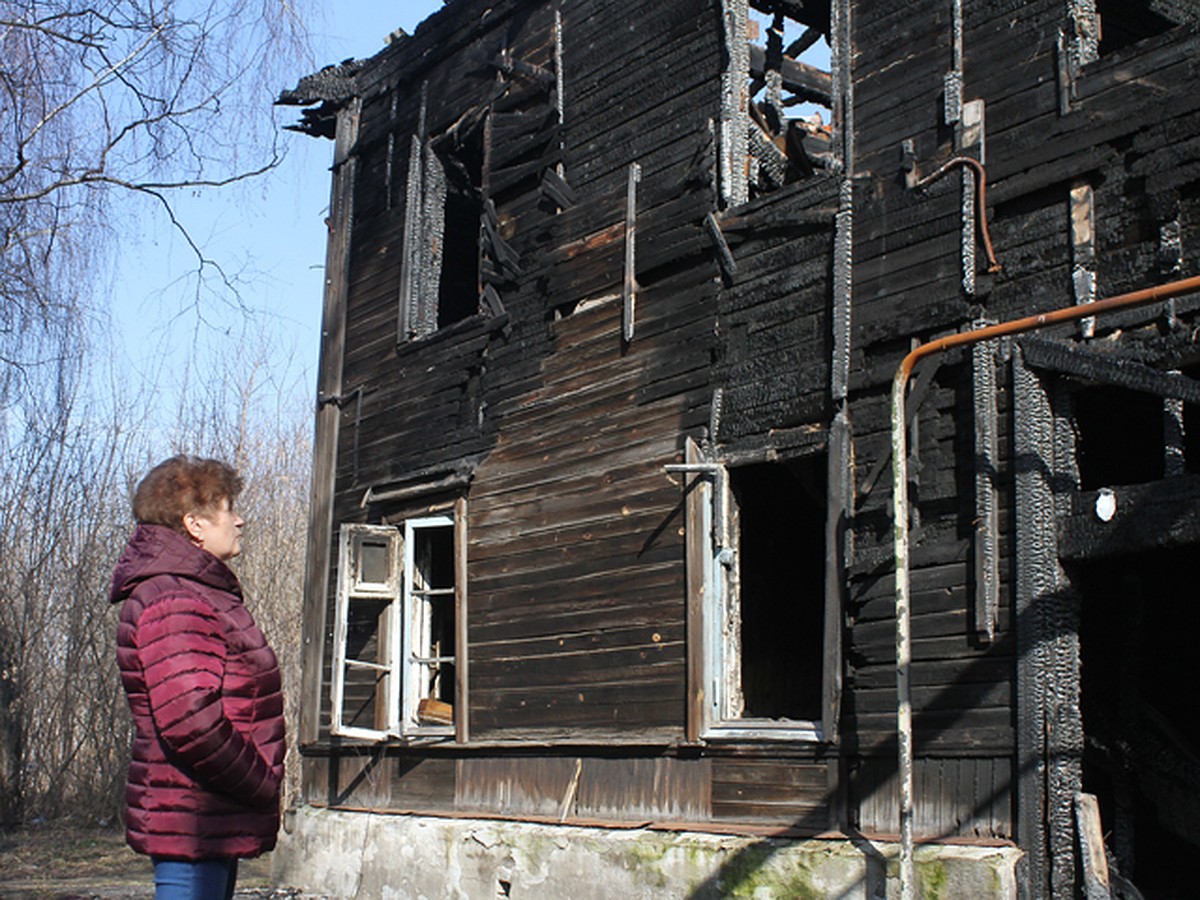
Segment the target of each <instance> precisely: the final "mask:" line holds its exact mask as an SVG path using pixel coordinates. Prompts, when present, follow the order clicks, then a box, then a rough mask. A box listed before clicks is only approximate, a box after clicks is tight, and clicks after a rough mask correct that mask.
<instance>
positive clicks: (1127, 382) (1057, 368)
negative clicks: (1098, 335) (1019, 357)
mask: <svg viewBox="0 0 1200 900" xmlns="http://www.w3.org/2000/svg"><path fill="white" fill-rule="evenodd" d="M1021 349H1022V350H1023V351H1024V352H1025V360H1026V363H1027V364H1028V365H1029V366H1031V367H1032V368H1035V369H1041V370H1043V371H1047V372H1056V373H1058V374H1060V375H1066V376H1068V377H1072V378H1079V379H1083V380H1085V381H1092V382H1096V383H1098V384H1111V385H1114V386H1115V387H1122V388H1127V389H1129V390H1134V391H1144V392H1146V393H1149V394H1156V395H1158V396H1160V397H1168V398H1171V399H1175V400H1183V401H1184V402H1185V403H1200V381H1196V380H1195V379H1193V378H1188V377H1187V376H1185V375H1181V374H1180V373H1178V372H1164V371H1162V370H1160V369H1155V368H1152V367H1151V366H1148V365H1146V364H1144V363H1140V362H1136V361H1134V360H1132V359H1128V358H1127V357H1123V356H1116V355H1112V354H1108V353H1099V352H1097V351H1095V350H1090V349H1086V348H1084V347H1083V346H1082V345H1078V344H1073V343H1066V342H1063V341H1055V340H1051V339H1048V338H1041V337H1034V336H1029V337H1024V338H1022V339H1021Z"/></svg>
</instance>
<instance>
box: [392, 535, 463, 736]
mask: <svg viewBox="0 0 1200 900" xmlns="http://www.w3.org/2000/svg"><path fill="white" fill-rule="evenodd" d="M434 530H445V531H447V532H449V537H450V540H451V546H452V547H454V543H455V534H454V533H455V523H454V517H453V516H451V515H434V516H422V517H419V518H414V519H408V520H406V521H405V522H404V577H403V580H402V584H401V594H402V596H401V609H402V610H403V616H404V623H403V637H402V643H403V647H402V654H403V660H404V680H403V685H404V687H403V704H402V708H401V719H400V724H401V730H402V731H403V732H404V733H420V734H442V735H446V736H452V735H453V734H454V725H453V724H447V725H427V724H422V723H421V721H420V716H419V709H420V705H421V701H423V700H428V699H436V698H435V697H434V690H433V687H432V684H433V682H434V681H435V680H436V679H438V678H440V677H441V674H442V672H441V670H442V669H444V668H445V667H453V668H452V671H455V672H457V669H458V659H457V654H454V655H442V654H441V652H440V650H439V648H438V647H437V645H436V643H435V641H434V637H433V631H432V622H433V618H434V613H433V607H434V605H435V603H436V604H441V605H443V607H445V606H446V605H448V606H449V607H450V633H451V634H454V633H456V632H457V630H458V629H457V620H458V611H457V609H456V607H457V602H456V599H457V596H458V586H457V578H456V577H455V573H456V572H457V570H458V565H457V561H456V558H457V548H456V547H455V548H454V549H453V550H452V553H453V554H454V556H455V559H454V560H452V561H451V566H450V584H449V585H440V586H439V585H434V584H431V583H430V582H429V578H430V575H429V573H428V572H427V571H423V567H424V561H423V560H421V559H418V558H417V555H416V553H417V547H418V532H425V531H430V532H431V531H434ZM428 670H433V671H432V673H430V672H429V671H428Z"/></svg>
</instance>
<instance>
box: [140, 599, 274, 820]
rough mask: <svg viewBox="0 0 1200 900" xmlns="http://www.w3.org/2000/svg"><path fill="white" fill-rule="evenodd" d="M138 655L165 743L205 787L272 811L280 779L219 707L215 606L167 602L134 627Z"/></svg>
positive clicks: (220, 641)
mask: <svg viewBox="0 0 1200 900" xmlns="http://www.w3.org/2000/svg"><path fill="white" fill-rule="evenodd" d="M137 647H138V657H139V659H140V662H141V665H142V671H143V673H144V675H145V679H146V689H147V692H148V694H149V699H150V714H151V716H152V718H153V720H154V726H155V728H156V730H157V731H158V734H159V737H160V738H161V739H162V741H163V743H164V744H166V746H167V747H168V748H169V749H170V751H171V753H172V754H174V756H175V758H176V759H178V760H179V761H180V762H182V763H183V764H185V765H186V766H187V767H188V769H189V770H190V771H191V772H192V774H193V775H194V777H196V778H197V779H198V780H199V781H200V782H201V783H202V784H203V785H204V786H205V787H206V788H208V789H209V790H212V791H216V792H219V793H222V794H227V795H229V796H231V797H234V798H236V799H238V800H240V801H242V802H243V803H248V804H250V805H252V806H268V805H270V804H272V803H274V802H275V801H276V798H277V796H278V794H279V779H278V776H277V775H276V774H275V772H274V771H273V770H272V768H271V766H270V765H268V763H267V761H266V760H265V759H263V756H262V754H261V753H259V751H258V748H257V747H256V746H255V744H254V742H253V740H252V739H251V738H250V736H249V735H244V734H242V733H241V732H239V731H238V730H237V728H235V727H234V725H233V723H232V722H230V721H229V719H228V718H227V717H226V715H225V710H224V708H223V705H222V702H221V682H222V678H223V675H224V670H225V656H226V650H227V647H226V643H225V637H224V634H223V632H222V629H221V623H220V621H219V620H218V619H217V616H216V614H215V613H214V612H213V609H212V607H210V606H209V605H208V604H206V603H204V602H203V601H201V600H198V599H195V598H190V597H165V598H163V599H161V600H158V601H157V602H155V603H154V604H152V605H151V606H150V607H148V608H147V609H146V610H145V611H144V612H143V613H142V617H141V620H140V621H139V622H138V626H137Z"/></svg>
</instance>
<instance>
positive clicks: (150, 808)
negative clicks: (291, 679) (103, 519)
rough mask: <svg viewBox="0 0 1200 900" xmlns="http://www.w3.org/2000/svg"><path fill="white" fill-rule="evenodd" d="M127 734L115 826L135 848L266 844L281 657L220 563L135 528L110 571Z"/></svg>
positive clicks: (186, 854)
mask: <svg viewBox="0 0 1200 900" xmlns="http://www.w3.org/2000/svg"><path fill="white" fill-rule="evenodd" d="M109 598H110V600H111V601H112V602H113V603H120V604H121V618H120V623H119V625H118V627H117V663H118V665H119V666H120V669H121V682H122V684H123V686H124V688H125V694H126V696H127V697H128V699H129V708H130V711H131V713H132V717H133V724H134V739H133V747H132V751H131V754H130V756H131V758H130V764H129V779H128V782H127V783H126V788H125V802H126V814H125V827H126V839H127V840H128V842H129V845H130V846H131V847H133V849H134V850H136V851H138V852H139V853H145V854H147V855H150V856H155V857H163V858H167V859H185V860H202V859H217V858H229V857H235V858H239V857H251V856H258V855H259V854H260V853H264V852H266V851H267V850H270V849H271V848H272V847H274V846H275V836H276V832H277V830H278V828H279V794H280V786H281V782H282V779H283V757H284V750H285V742H284V723H283V694H282V692H281V683H280V675H279V664H278V662H277V660H276V658H275V654H274V652H273V651H272V650H271V648H270V647H269V646H268V644H267V641H266V638H265V637H264V636H263V633H262V631H261V630H260V629H259V628H258V626H257V625H256V624H255V622H254V618H253V617H252V616H251V614H250V611H249V610H248V609H247V608H246V605H245V603H244V602H243V601H242V589H241V585H240V584H239V583H238V580H237V576H236V575H234V573H233V572H232V570H230V568H229V567H228V566H226V565H225V563H223V562H222V561H221V560H219V559H217V557H215V556H214V555H213V554H211V553H209V552H208V551H206V550H202V549H200V548H199V547H197V546H195V545H194V544H193V543H192V542H191V541H189V540H188V539H187V538H186V537H184V536H183V535H181V534H179V533H178V532H175V531H173V530H171V529H170V528H165V527H163V526H160V525H139V526H138V527H137V529H136V530H135V531H134V533H133V536H132V537H131V538H130V540H129V545H128V546H127V547H126V548H125V552H124V553H123V554H122V556H121V559H120V562H119V563H118V564H117V567H116V571H115V572H114V573H113V579H112V586H111V588H110V591H109Z"/></svg>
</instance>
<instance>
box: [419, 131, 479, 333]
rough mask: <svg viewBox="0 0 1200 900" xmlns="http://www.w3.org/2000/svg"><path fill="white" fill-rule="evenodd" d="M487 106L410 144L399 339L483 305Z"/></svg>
mask: <svg viewBox="0 0 1200 900" xmlns="http://www.w3.org/2000/svg"><path fill="white" fill-rule="evenodd" d="M485 118H486V113H485V112H482V111H480V112H479V113H478V114H477V115H475V116H472V117H469V118H466V119H463V120H460V121H459V122H458V123H456V125H455V126H454V127H453V128H451V129H449V130H447V131H446V132H445V133H443V134H441V135H439V136H437V137H435V138H432V139H429V140H424V141H423V140H421V139H420V138H419V137H417V136H414V137H413V139H412V142H411V148H410V151H409V171H408V189H407V192H406V200H405V203H406V212H405V225H404V252H403V260H402V264H401V275H400V325H399V333H398V337H399V340H401V341H409V340H416V339H420V338H424V337H428V336H429V335H431V334H433V333H434V332H436V331H438V330H439V329H442V328H446V327H448V326H450V325H453V324H454V323H456V322H460V321H462V320H464V319H466V318H468V317H470V316H472V315H474V314H475V313H477V312H478V311H479V307H480V291H481V284H480V230H481V221H482V217H483V214H484V204H483V187H482V185H483V166H484V163H483V161H484V151H485V147H484V145H485V140H484V134H485V131H486V129H485V128H484V125H483V123H484V120H485Z"/></svg>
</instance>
